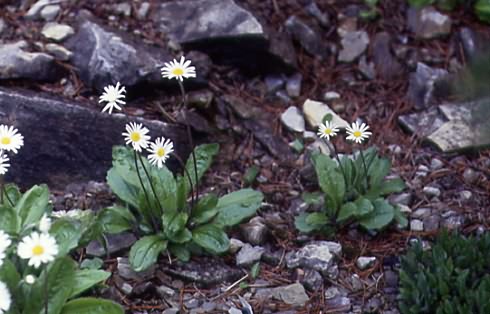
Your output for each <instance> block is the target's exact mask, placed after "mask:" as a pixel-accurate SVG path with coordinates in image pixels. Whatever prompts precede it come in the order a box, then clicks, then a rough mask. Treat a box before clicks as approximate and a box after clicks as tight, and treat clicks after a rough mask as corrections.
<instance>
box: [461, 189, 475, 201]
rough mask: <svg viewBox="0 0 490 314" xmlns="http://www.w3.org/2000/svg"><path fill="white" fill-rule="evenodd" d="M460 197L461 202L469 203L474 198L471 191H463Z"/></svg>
mask: <svg viewBox="0 0 490 314" xmlns="http://www.w3.org/2000/svg"><path fill="white" fill-rule="evenodd" d="M459 196H460V198H461V200H463V201H468V200H470V199H471V198H472V197H473V193H471V191H467V190H465V191H461V193H459Z"/></svg>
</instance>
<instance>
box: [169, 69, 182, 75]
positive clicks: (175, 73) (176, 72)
mask: <svg viewBox="0 0 490 314" xmlns="http://www.w3.org/2000/svg"><path fill="white" fill-rule="evenodd" d="M172 74H173V75H176V76H181V75H184V70H183V69H182V68H175V69H174V70H173V71H172Z"/></svg>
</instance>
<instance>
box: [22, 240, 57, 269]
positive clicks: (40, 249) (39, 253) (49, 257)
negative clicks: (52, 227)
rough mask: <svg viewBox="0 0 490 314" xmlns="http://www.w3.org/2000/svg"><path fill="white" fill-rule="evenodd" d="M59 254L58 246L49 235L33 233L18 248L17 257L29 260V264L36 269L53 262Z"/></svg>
mask: <svg viewBox="0 0 490 314" xmlns="http://www.w3.org/2000/svg"><path fill="white" fill-rule="evenodd" d="M57 254H58V244H56V240H55V239H54V238H53V237H52V236H50V235H49V234H47V233H38V232H33V233H31V234H30V235H28V236H25V237H24V238H23V239H22V241H21V242H20V243H19V246H18V247H17V255H19V257H20V258H22V259H28V260H29V262H28V263H27V264H28V265H29V266H34V267H35V268H39V266H41V264H46V263H49V262H52V261H53V260H54V259H55V257H56V255H57Z"/></svg>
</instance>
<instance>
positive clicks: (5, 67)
mask: <svg viewBox="0 0 490 314" xmlns="http://www.w3.org/2000/svg"><path fill="white" fill-rule="evenodd" d="M27 47H28V44H27V42H25V41H23V40H22V41H18V42H16V43H9V44H3V45H2V44H0V79H32V80H38V81H54V80H56V79H58V78H59V76H60V75H59V74H60V73H61V70H62V69H61V68H60V67H59V66H58V65H57V64H56V62H55V59H54V58H53V57H52V56H50V55H48V54H45V53H41V52H28V51H26V49H27Z"/></svg>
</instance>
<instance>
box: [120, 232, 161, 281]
mask: <svg viewBox="0 0 490 314" xmlns="http://www.w3.org/2000/svg"><path fill="white" fill-rule="evenodd" d="M166 248H167V241H166V240H164V239H163V238H162V237H161V236H158V235H153V236H146V237H143V238H141V239H139V240H138V241H136V242H135V243H134V244H133V246H132V247H131V250H130V251H129V262H130V263H131V266H132V268H133V270H134V271H136V272H140V271H144V270H147V269H148V268H149V267H150V266H152V265H153V264H155V263H156V262H157V259H158V256H159V255H160V253H162V252H163V251H165V249H166Z"/></svg>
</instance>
